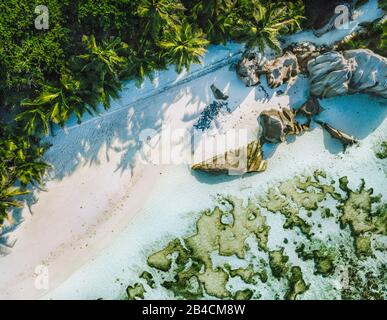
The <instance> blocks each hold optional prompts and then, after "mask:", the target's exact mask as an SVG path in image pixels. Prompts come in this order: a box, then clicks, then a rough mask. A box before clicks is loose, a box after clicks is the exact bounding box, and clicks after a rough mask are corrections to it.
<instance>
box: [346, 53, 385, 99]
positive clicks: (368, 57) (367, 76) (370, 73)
mask: <svg viewBox="0 0 387 320" xmlns="http://www.w3.org/2000/svg"><path fill="white" fill-rule="evenodd" d="M343 55H344V58H345V59H347V60H348V61H350V65H351V66H352V76H351V79H350V82H349V89H350V91H351V92H366V93H370V94H375V95H378V96H381V97H384V98H387V59H386V58H384V57H382V56H379V55H377V54H375V53H373V52H372V51H371V50H366V49H358V50H348V51H344V52H343Z"/></svg>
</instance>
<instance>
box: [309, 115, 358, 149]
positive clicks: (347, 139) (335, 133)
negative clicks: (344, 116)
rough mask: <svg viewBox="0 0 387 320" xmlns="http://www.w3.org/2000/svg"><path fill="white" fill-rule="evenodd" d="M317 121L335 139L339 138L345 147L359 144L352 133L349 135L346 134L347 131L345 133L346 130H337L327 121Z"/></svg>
mask: <svg viewBox="0 0 387 320" xmlns="http://www.w3.org/2000/svg"><path fill="white" fill-rule="evenodd" d="M316 123H318V124H319V125H320V126H321V127H323V128H324V129H325V130H326V131H327V132H328V133H329V134H330V136H331V137H332V138H333V139H337V140H339V141H340V142H341V143H342V144H343V145H344V147H345V148H346V147H347V146H351V145H353V144H357V143H358V142H357V141H356V140H355V139H354V138H353V137H351V136H350V135H348V134H346V133H344V132H342V131H340V130H337V129H335V128H333V127H332V126H330V125H329V124H327V123H325V122H321V121H316Z"/></svg>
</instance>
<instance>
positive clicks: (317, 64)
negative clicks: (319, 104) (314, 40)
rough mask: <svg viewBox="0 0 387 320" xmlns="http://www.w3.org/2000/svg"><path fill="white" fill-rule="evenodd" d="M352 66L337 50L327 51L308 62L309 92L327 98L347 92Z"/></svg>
mask: <svg viewBox="0 0 387 320" xmlns="http://www.w3.org/2000/svg"><path fill="white" fill-rule="evenodd" d="M351 71H352V68H351V66H350V65H349V63H348V61H347V60H346V59H345V58H344V57H343V55H342V54H340V53H339V52H335V51H332V52H327V53H324V54H322V55H321V56H318V57H317V58H314V59H312V60H310V61H309V63H308V72H309V75H310V84H311V88H310V91H311V94H312V95H314V96H318V97H323V98H329V97H334V96H338V95H342V94H345V93H347V92H348V87H349V80H350V78H351Z"/></svg>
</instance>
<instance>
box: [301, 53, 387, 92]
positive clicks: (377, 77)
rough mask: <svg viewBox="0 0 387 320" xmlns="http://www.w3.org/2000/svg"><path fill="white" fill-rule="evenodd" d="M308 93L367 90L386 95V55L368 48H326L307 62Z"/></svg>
mask: <svg viewBox="0 0 387 320" xmlns="http://www.w3.org/2000/svg"><path fill="white" fill-rule="evenodd" d="M308 71H309V74H310V84H311V94H312V95H314V96H318V97H321V98H329V97H334V96H338V95H342V94H347V93H361V92H364V93H370V94H375V95H378V96H381V97H384V98H387V59H386V58H384V57H382V56H379V55H377V54H375V53H373V52H372V51H370V50H367V49H357V50H348V51H344V52H343V53H339V52H336V51H332V52H327V53H325V54H323V55H321V56H319V57H317V58H315V59H313V60H311V61H309V63H308Z"/></svg>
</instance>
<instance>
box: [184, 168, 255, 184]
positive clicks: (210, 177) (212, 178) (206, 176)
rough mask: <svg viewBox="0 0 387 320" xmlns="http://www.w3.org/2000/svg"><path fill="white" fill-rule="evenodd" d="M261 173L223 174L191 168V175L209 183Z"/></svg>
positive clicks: (229, 180) (204, 182) (228, 180)
mask: <svg viewBox="0 0 387 320" xmlns="http://www.w3.org/2000/svg"><path fill="white" fill-rule="evenodd" d="M256 174H259V173H245V174H243V175H229V174H226V173H223V174H212V173H207V172H203V171H194V170H191V175H192V176H193V177H194V178H195V179H196V180H197V181H199V182H200V183H203V184H208V185H216V184H220V183H226V182H231V181H235V180H242V179H243V178H245V177H247V176H251V175H256Z"/></svg>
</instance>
